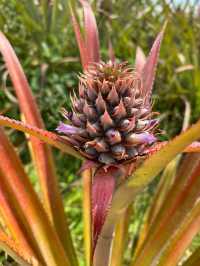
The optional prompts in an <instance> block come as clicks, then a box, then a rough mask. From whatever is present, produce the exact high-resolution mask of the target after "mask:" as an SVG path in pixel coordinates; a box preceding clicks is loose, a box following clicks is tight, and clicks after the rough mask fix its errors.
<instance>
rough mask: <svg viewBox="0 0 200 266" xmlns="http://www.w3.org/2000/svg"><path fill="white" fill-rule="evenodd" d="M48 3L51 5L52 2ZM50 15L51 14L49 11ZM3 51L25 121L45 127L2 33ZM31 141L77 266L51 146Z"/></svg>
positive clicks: (54, 218) (46, 194) (46, 197)
mask: <svg viewBox="0 0 200 266" xmlns="http://www.w3.org/2000/svg"><path fill="white" fill-rule="evenodd" d="M46 3H47V5H49V3H48V2H46ZM46 12H47V13H48V11H46ZM0 51H1V53H2V55H3V58H4V60H5V63H6V67H7V69H8V72H9V75H10V78H11V80H12V83H13V86H14V89H15V92H16V95H17V97H18V102H19V106H20V109H21V112H22V113H23V115H24V119H25V121H26V122H28V123H30V124H31V125H32V126H35V127H38V128H44V123H43V121H42V118H41V116H40V113H39V110H38V108H37V105H36V102H35V99H34V97H33V95H32V92H31V89H30V87H29V84H28V81H27V79H26V76H25V74H24V72H23V69H22V67H21V65H20V62H19V60H18V58H17V56H16V54H15V52H14V50H13V49H12V47H11V45H10V43H9V42H8V40H7V39H6V37H5V36H4V35H3V34H2V33H0ZM30 142H31V145H32V151H33V161H34V163H35V165H36V169H37V171H38V175H39V180H40V185H41V191H42V196H43V202H44V206H45V208H46V210H47V212H48V215H49V217H50V219H51V222H52V224H53V225H54V226H55V228H56V230H57V233H58V235H59V237H60V239H61V241H62V243H63V245H64V246H65V248H66V250H67V253H68V254H69V257H70V258H71V260H72V261H74V264H73V265H76V264H77V261H76V259H75V258H76V256H75V252H74V249H73V245H72V240H71V236H70V231H69V230H68V226H67V221H66V216H65V213H64V207H63V203H62V199H61V195H60V192H59V185H58V180H57V176H56V170H55V166H54V162H53V156H52V153H51V150H50V147H49V146H48V145H46V143H44V142H41V141H40V140H39V139H37V138H34V137H32V136H30Z"/></svg>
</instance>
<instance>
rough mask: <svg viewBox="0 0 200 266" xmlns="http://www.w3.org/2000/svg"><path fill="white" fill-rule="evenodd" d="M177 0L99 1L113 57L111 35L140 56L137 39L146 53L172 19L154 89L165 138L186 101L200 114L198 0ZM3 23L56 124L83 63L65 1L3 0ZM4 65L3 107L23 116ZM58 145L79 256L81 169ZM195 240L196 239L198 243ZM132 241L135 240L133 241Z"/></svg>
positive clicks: (121, 55) (177, 126) (120, 53)
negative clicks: (77, 173) (79, 173)
mask: <svg viewBox="0 0 200 266" xmlns="http://www.w3.org/2000/svg"><path fill="white" fill-rule="evenodd" d="M169 2H170V4H169ZM174 2H176V1H174ZM174 2H173V1H167V0H155V1H152V0H129V1H128V2H127V1H126V0H120V1H115V0H110V1H104V0H95V1H93V8H94V10H95V11H96V12H95V13H96V17H97V22H98V28H99V31H100V38H101V51H102V57H103V59H104V60H107V58H108V43H109V41H110V40H111V42H112V45H113V49H114V51H115V54H116V57H117V58H118V59H119V60H126V61H129V62H130V63H131V64H134V57H135V51H136V47H137V46H138V45H139V46H140V47H142V49H143V50H144V52H146V53H147V51H149V48H150V47H151V45H152V41H153V39H154V38H155V36H156V34H157V33H158V32H159V31H160V29H161V27H162V25H163V23H164V22H165V21H166V19H167V20H168V21H169V23H168V27H167V31H166V34H165V38H164V41H163V44H162V48H161V55H160V64H159V69H158V74H157V79H156V84H155V89H154V97H153V98H154V110H156V111H159V112H160V113H161V121H162V123H161V129H163V130H165V134H164V138H165V139H168V138H169V137H170V136H172V135H175V134H177V133H178V132H179V131H180V130H181V127H182V121H183V112H184V109H185V102H189V103H190V105H191V107H192V115H191V122H192V121H195V120H196V119H197V117H199V114H200V87H199V86H198V85H199V84H200V34H199V32H200V16H199V14H198V12H199V9H198V1H196V3H193V4H191V3H190V1H182V3H181V4H177V3H176V4H175V3H174ZM77 11H78V12H79V11H80V10H79V9H78V10H77ZM0 29H1V30H2V31H3V32H4V33H5V34H6V35H7V37H8V38H9V40H10V41H11V43H12V45H13V47H14V48H15V50H16V53H17V55H18V57H19V58H20V60H21V63H22V65H23V67H24V70H25V73H26V75H27V77H28V80H29V82H30V85H31V88H32V89H33V92H34V95H35V97H36V99H37V102H38V104H39V107H40V110H41V113H42V116H43V118H44V121H45V123H46V127H47V129H49V130H54V129H55V127H56V125H57V124H58V121H59V120H60V119H61V116H60V109H61V107H68V106H69V105H70V103H69V96H70V93H71V92H72V91H73V89H75V88H76V85H77V74H78V73H79V71H80V70H81V66H80V62H79V56H78V49H77V46H76V43H75V38H74V34H73V31H72V26H71V24H70V19H69V10H68V5H67V1H66V0H57V1H56V0H54V1H44V0H43V1H34V0H29V1H27V0H22V1H16V0H10V1H6V0H0ZM0 60H1V59H0ZM0 72H1V88H2V89H1V90H0V113H1V114H6V115H8V116H12V117H15V118H19V112H18V107H17V99H16V98H15V96H14V93H13V89H12V87H11V84H10V81H9V79H8V78H7V72H6V70H5V67H4V64H3V62H2V61H1V63H0ZM183 96H184V97H183ZM9 134H10V136H11V137H12V139H13V142H14V144H15V146H16V147H17V150H18V151H19V153H20V155H21V157H22V159H23V161H24V162H25V163H26V166H27V172H28V173H29V174H30V176H31V177H32V181H33V182H34V183H35V184H36V187H37V180H36V177H35V173H34V171H33V170H32V169H33V167H32V165H31V164H30V162H29V156H28V153H27V147H26V145H25V142H24V139H23V136H22V135H21V134H17V133H14V132H13V131H12V130H9ZM54 153H55V158H56V162H57V169H58V174H59V177H60V186H61V189H62V191H63V197H64V199H65V201H66V205H65V206H66V212H68V214H69V216H70V219H71V220H70V223H71V228H73V237H74V238H75V239H76V241H75V243H76V245H77V248H78V250H79V252H80V254H79V255H80V257H81V254H82V253H83V250H82V246H83V245H82V239H81V235H82V234H80V232H81V231H82V224H81V223H80V221H81V200H80V199H81V187H80V184H81V180H80V179H79V178H78V176H77V175H74V174H73V173H76V171H77V170H78V168H79V162H78V161H74V159H73V161H72V159H71V158H67V156H66V155H63V154H61V153H60V152H59V151H54ZM155 185H156V181H154V184H152V185H151V186H150V187H149V188H148V189H147V191H148V192H145V193H144V194H143V195H142V196H141V200H138V201H137V202H136V204H135V206H134V207H135V215H137V219H134V223H132V225H131V227H130V231H131V232H133V233H134V232H137V231H138V230H139V227H140V221H141V216H142V215H143V213H144V210H145V208H146V206H147V205H148V202H149V201H150V199H151V196H152V195H153V191H154V187H155ZM138 202H139V203H138ZM135 241H136V240H135ZM197 243H198V241H196V240H195V247H196V246H197V245H198V244H197ZM129 244H130V246H131V245H132V246H134V243H129ZM1 258H2V263H6V262H5V257H4V256H3V257H1V256H0V261H1ZM3 261H4V262H3ZM5 265H6V264H5Z"/></svg>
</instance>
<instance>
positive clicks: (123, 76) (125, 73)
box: [57, 0, 164, 165]
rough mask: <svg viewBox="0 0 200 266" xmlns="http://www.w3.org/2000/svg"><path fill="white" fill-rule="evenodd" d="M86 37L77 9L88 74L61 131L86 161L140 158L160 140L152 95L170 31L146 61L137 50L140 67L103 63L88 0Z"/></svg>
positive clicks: (119, 161) (78, 36)
mask: <svg viewBox="0 0 200 266" xmlns="http://www.w3.org/2000/svg"><path fill="white" fill-rule="evenodd" d="M80 2H81V4H82V6H83V10H84V19H85V22H84V25H85V27H84V30H85V31H84V36H82V34H81V31H80V28H79V25H78V23H77V20H76V17H75V15H74V13H73V10H72V9H71V14H72V23H73V27H74V31H75V34H76V39H77V43H78V46H79V51H80V56H81V62H82V66H83V74H81V75H80V77H79V93H78V95H75V94H74V95H73V96H72V97H71V101H72V111H70V112H67V111H66V110H64V111H63V115H64V117H65V119H66V120H67V122H66V123H62V122H60V124H59V126H58V127H57V131H58V132H59V133H61V134H64V135H65V136H66V137H67V138H68V140H69V141H70V142H71V144H72V145H73V147H74V148H75V149H76V150H78V151H79V152H80V153H81V154H82V155H83V156H84V157H85V158H87V159H89V160H92V161H94V162H97V163H100V164H103V165H113V164H114V165H117V164H123V163H126V162H129V161H132V160H135V159H136V158H137V157H138V156H141V155H143V154H144V153H145V150H146V149H148V148H149V146H151V145H152V144H154V143H155V142H156V136H155V135H156V128H157V125H158V120H157V119H155V118H154V116H155V113H153V112H152V111H151V109H152V108H151V92H152V86H153V82H154V77H155V70H156V65H157V61H158V54H159V49H160V44H161V40H162V37H163V32H164V30H162V31H161V33H159V35H158V36H157V38H156V40H155V42H154V44H153V47H152V49H151V51H150V54H149V56H148V58H147V59H146V58H145V56H144V54H143V52H142V50H141V49H140V48H138V49H137V52H136V64H135V67H131V66H129V65H128V64H127V63H126V62H124V63H116V62H115V59H114V57H113V51H112V48H111V47H110V48H111V49H109V50H110V57H111V59H112V60H110V61H109V62H108V63H104V62H102V61H101V60H100V53H99V37H98V29H97V25H96V20H95V17H94V14H93V12H92V10H91V7H90V5H89V3H88V2H87V1H86V0H81V1H80Z"/></svg>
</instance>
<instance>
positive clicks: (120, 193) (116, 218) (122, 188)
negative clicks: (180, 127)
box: [0, 0, 200, 266]
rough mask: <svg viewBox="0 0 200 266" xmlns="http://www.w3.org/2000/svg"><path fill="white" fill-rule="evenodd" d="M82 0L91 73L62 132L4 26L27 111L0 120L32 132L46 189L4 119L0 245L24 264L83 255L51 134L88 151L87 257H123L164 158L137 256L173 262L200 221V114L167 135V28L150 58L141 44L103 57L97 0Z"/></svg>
mask: <svg viewBox="0 0 200 266" xmlns="http://www.w3.org/2000/svg"><path fill="white" fill-rule="evenodd" d="M80 2H81V4H82V6H83V10H84V18H85V23H84V31H83V32H84V35H82V31H81V30H80V27H79V24H78V22H77V20H76V16H75V14H74V10H73V9H72V8H71V16H72V23H73V27H74V31H75V34H76V39H77V43H78V46H79V50H80V55H81V62H82V66H83V74H81V75H80V77H79V89H78V93H75V94H74V95H73V96H72V97H71V99H72V111H66V110H63V116H64V118H65V119H66V122H64V123H63V122H60V124H59V125H58V127H57V129H56V130H57V131H58V132H59V134H57V133H53V132H48V131H46V130H45V129H44V124H43V121H42V118H41V116H40V114H39V112H38V109H37V105H36V102H35V100H34V97H33V95H32V93H31V90H30V88H29V85H28V82H27V79H26V77H25V75H24V72H23V70H22V68H21V66H20V63H19V61H18V59H17V57H16V55H15V53H14V50H13V49H12V47H11V45H10V44H9V42H8V40H7V39H6V37H5V36H4V35H3V34H2V33H0V51H1V53H2V55H3V58H4V60H5V63H6V66H7V69H8V72H9V75H10V77H11V80H12V82H13V85H14V88H15V91H16V94H17V97H18V99H19V105H20V110H21V112H22V113H23V115H24V120H25V122H21V121H16V120H13V119H10V118H8V117H5V116H2V115H0V125H1V126H5V127H11V128H14V129H17V130H20V131H23V132H25V133H27V134H29V135H30V136H31V138H30V143H31V145H32V151H33V155H34V156H33V161H34V163H35V166H36V169H37V172H38V177H39V180H40V187H41V195H40V196H42V197H39V195H38V194H37V193H36V192H35V190H34V188H33V186H32V184H31V183H30V180H29V178H28V176H27V174H26V172H25V171H24V168H23V166H22V162H21V161H20V159H19V157H18V155H17V153H16V152H15V149H14V148H13V146H12V145H11V143H10V142H9V140H8V138H7V137H6V134H5V132H4V131H3V129H2V128H1V129H0V158H1V160H0V214H1V216H2V218H3V221H4V225H5V228H4V227H2V226H1V227H0V247H1V248H2V249H4V250H5V251H6V252H7V253H8V254H10V255H11V256H12V257H13V258H14V259H15V260H16V261H17V262H18V263H19V265H25V266H36V265H37V266H38V265H41V266H43V265H45V266H78V265H79V262H78V258H77V254H76V252H75V249H74V245H73V241H72V239H71V234H70V230H69V226H68V223H67V221H66V217H65V213H64V207H63V203H62V198H61V195H60V193H59V188H58V181H57V177H56V174H55V169H54V164H53V157H52V154H51V150H50V147H49V146H48V145H47V144H49V145H52V146H54V147H56V148H59V149H60V150H62V151H63V152H66V153H67V154H69V155H72V156H74V157H76V158H81V159H82V160H83V161H84V163H83V166H82V168H81V172H82V177H83V194H84V195H83V205H84V208H83V212H84V225H85V226H84V230H85V234H84V235H85V238H84V239H85V251H86V265H87V266H92V265H93V266H102V265H104V266H113V265H114V266H116V265H117V266H118V265H119V266H121V265H123V255H122V254H123V247H124V245H125V237H126V236H127V233H128V230H127V229H126V227H127V223H128V222H129V212H128V210H127V208H128V206H130V204H131V203H132V202H133V201H134V199H135V197H136V195H137V194H138V193H139V192H141V190H142V189H143V188H144V187H145V186H146V185H147V184H148V183H149V182H150V181H151V180H152V179H153V178H154V177H155V176H157V175H158V174H160V172H161V171H162V170H163V169H164V168H165V167H166V169H165V170H164V172H163V175H162V176H161V182H160V184H159V185H160V186H159V187H158V190H157V194H156V195H155V198H154V200H153V203H152V206H151V208H150V210H148V213H147V215H146V216H147V219H146V221H144V225H145V226H144V229H143V230H142V234H141V237H140V238H139V241H138V243H137V246H136V249H135V251H134V252H133V254H131V255H132V258H131V260H130V265H131V266H140V265H143V266H153V265H155V262H156V263H158V265H159V266H172V265H174V266H175V265H177V264H178V263H179V261H180V258H181V256H182V255H184V251H185V250H186V248H187V247H188V246H189V244H190V243H191V241H192V239H193V237H194V236H195V235H196V234H197V233H198V232H199V231H200V226H199V224H200V223H199V221H200V204H199V200H198V199H199V171H200V159H199V152H200V143H199V142H198V141H197V140H198V139H199V137H200V133H199V132H200V121H198V122H197V123H196V124H194V125H193V126H191V127H190V128H189V129H187V130H185V131H184V132H182V133H181V134H180V135H179V136H177V137H176V138H174V139H173V140H171V141H169V142H165V143H160V142H159V141H158V140H157V138H156V136H157V134H158V133H159V130H158V129H157V127H158V119H157V118H156V115H157V113H155V112H153V111H152V103H151V93H152V87H153V81H154V78H155V70H156V65H157V61H158V54H159V49H160V44H161V41H162V38H163V33H164V29H163V30H162V31H161V33H159V34H158V36H157V38H156V40H155V42H154V44H153V47H152V49H151V51H150V54H149V56H148V58H147V59H146V58H145V57H144V55H143V54H142V53H141V50H138V51H137V55H136V64H135V67H132V66H129V65H128V64H127V63H126V62H124V63H118V62H116V60H115V59H114V57H113V56H112V57H111V60H110V61H108V62H107V63H104V62H102V61H101V60H100V53H99V37H98V30H97V25H96V21H95V17H94V14H93V12H92V9H91V6H90V5H89V3H88V1H86V0H81V1H80ZM164 28H165V27H164ZM180 153H189V154H187V155H186V156H185V158H184V159H183V161H181V162H179V161H178V160H177V157H176V156H177V155H179V154H180ZM191 153H192V154H191ZM175 158H176V159H175ZM173 159H175V161H173ZM174 162H175V163H174ZM169 163H170V164H169ZM167 177H168V178H169V179H170V180H169V181H170V182H168V180H167ZM160 195H161V196H160ZM41 200H42V202H41ZM116 225H117V226H116ZM119 239H120V240H121V241H118V240H119ZM183 240H184V241H183ZM116 254H117V256H116ZM198 254H200V253H198V252H194V254H193V255H192V256H191V258H189V260H186V261H185V262H184V266H188V265H198V263H199V255H198ZM194 263H197V264H194Z"/></svg>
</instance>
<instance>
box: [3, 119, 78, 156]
mask: <svg viewBox="0 0 200 266" xmlns="http://www.w3.org/2000/svg"><path fill="white" fill-rule="evenodd" d="M0 125H1V126H6V127H11V128H14V129H17V130H19V131H22V132H25V133H28V134H30V135H31V136H34V137H36V138H38V139H39V140H42V141H44V142H46V143H48V144H50V145H52V146H54V147H56V148H58V149H60V150H61V151H63V152H66V153H68V154H70V155H72V156H75V157H77V158H81V157H80V155H79V153H78V152H76V151H75V150H74V149H73V148H72V147H71V146H70V144H69V141H68V140H67V138H62V137H61V136H59V135H57V134H54V133H52V132H49V131H47V130H44V129H40V128H37V127H34V126H31V125H29V124H25V123H24V122H20V121H17V120H14V119H10V118H8V117H6V116H2V115H0Z"/></svg>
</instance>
